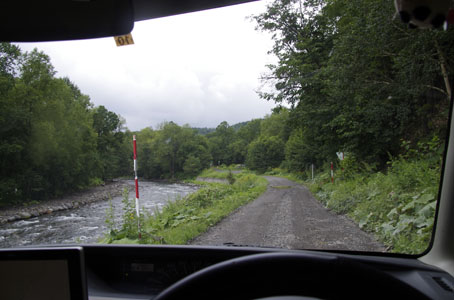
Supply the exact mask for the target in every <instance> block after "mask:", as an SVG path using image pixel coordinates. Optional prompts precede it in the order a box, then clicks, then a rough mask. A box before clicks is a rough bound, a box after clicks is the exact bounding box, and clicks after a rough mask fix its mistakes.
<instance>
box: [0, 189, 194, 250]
mask: <svg viewBox="0 0 454 300" xmlns="http://www.w3.org/2000/svg"><path fill="white" fill-rule="evenodd" d="M196 190H197V187H196V186H192V185H187V184H180V183H172V184H169V183H157V182H146V181H143V182H141V183H140V190H139V191H140V207H143V209H144V210H145V211H148V212H150V213H153V212H154V211H156V209H158V210H160V209H161V208H162V207H163V206H164V205H165V204H166V203H167V202H168V201H173V200H175V199H176V198H178V197H183V196H185V195H187V194H190V193H193V192H195V191H196ZM129 197H130V198H135V193H134V192H131V193H130V195H129ZM122 199H123V197H122V196H117V197H114V198H112V205H113V207H114V212H115V219H116V221H117V222H118V221H119V220H120V219H121V214H122V207H123V205H122V202H121V201H122ZM108 208H109V201H99V202H95V203H91V204H89V205H85V206H82V207H80V208H76V209H70V210H65V211H59V212H55V213H52V214H48V215H42V216H39V217H36V218H30V219H28V220H21V221H16V222H12V223H8V224H5V225H1V226H0V248H5V247H16V246H27V245H49V244H74V243H84V244H85V243H96V242H97V241H98V240H99V239H100V238H102V237H103V236H104V233H105V232H106V230H107V227H106V224H105V219H106V211H107V209H108Z"/></svg>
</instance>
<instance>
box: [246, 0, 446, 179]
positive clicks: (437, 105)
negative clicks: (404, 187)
mask: <svg viewBox="0 0 454 300" xmlns="http://www.w3.org/2000/svg"><path fill="white" fill-rule="evenodd" d="M394 11H395V8H394V7H393V3H392V1H375V0H354V1H350V0H329V1H322V0H311V1H304V2H301V1H296V0H289V1H279V0H276V1H272V2H270V3H269V5H268V7H267V10H266V12H264V13H262V14H260V15H257V16H255V17H254V19H255V21H256V23H257V28H258V30H262V31H266V32H269V33H271V34H272V37H273V40H274V45H273V47H272V49H271V50H270V52H271V53H272V54H273V55H274V56H275V57H276V58H277V62H276V63H275V64H272V65H269V66H268V68H269V73H268V74H267V75H266V76H264V77H263V78H265V81H266V82H268V83H270V84H271V85H272V88H271V89H270V90H271V92H263V91H262V92H261V94H260V95H261V97H262V98H263V99H265V100H267V101H269V100H272V101H274V102H276V103H277V104H278V105H281V103H285V102H287V103H288V104H289V105H290V110H289V116H288V120H287V126H290V128H291V129H292V135H291V136H290V139H289V141H288V142H287V145H286V161H285V166H286V167H287V168H288V169H290V170H292V171H302V170H303V169H304V168H305V167H306V165H307V164H310V163H315V164H316V165H322V164H323V163H324V162H327V161H333V160H335V158H336V157H335V152H337V151H344V152H348V153H350V154H351V155H353V157H355V159H357V160H358V161H361V162H365V163H367V164H369V165H371V164H374V166H373V167H378V168H384V167H385V163H386V161H387V160H388V157H389V154H391V155H392V156H397V155H398V154H400V153H401V148H400V141H401V139H405V140H412V141H414V142H413V143H412V145H415V144H416V143H417V141H420V140H426V139H427V138H428V137H431V136H432V135H433V134H437V135H439V136H444V135H445V132H446V130H447V123H446V120H447V115H448V111H449V95H450V93H451V91H450V88H449V86H448V85H446V84H445V83H446V82H449V81H452V78H451V74H452V65H453V64H452V61H453V59H454V47H453V43H454V38H453V34H454V29H453V28H450V29H448V30H447V31H434V30H416V31H411V30H408V29H406V28H404V27H403V26H402V24H401V22H400V21H398V20H397V21H393V20H392V15H393V14H394ZM443 68H445V69H449V70H450V71H449V75H446V74H444V73H443V72H442V69H443ZM262 127H263V126H262ZM276 128H277V127H276V126H273V129H276ZM280 136H283V137H284V141H285V140H286V139H285V134H280Z"/></svg>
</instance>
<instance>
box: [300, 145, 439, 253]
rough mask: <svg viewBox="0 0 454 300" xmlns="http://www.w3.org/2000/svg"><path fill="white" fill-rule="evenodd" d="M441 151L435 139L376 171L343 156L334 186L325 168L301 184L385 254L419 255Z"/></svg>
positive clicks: (429, 223) (429, 225) (428, 228)
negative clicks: (378, 244) (379, 243)
mask: <svg viewBox="0 0 454 300" xmlns="http://www.w3.org/2000/svg"><path fill="white" fill-rule="evenodd" d="M405 145H407V143H404V146H405ZM442 150H443V147H442V145H440V143H439V141H438V139H436V138H435V139H433V140H432V141H430V142H429V143H419V144H418V148H417V149H408V151H407V152H405V153H404V154H401V155H399V156H398V157H396V158H393V159H391V160H390V161H389V162H388V168H386V169H385V170H381V171H374V170H372V169H371V168H370V166H368V165H365V164H361V163H358V162H357V161H355V159H354V158H352V157H350V158H349V157H348V156H347V157H346V159H345V160H344V161H343V162H342V163H341V164H340V167H344V170H343V171H342V169H340V170H339V169H338V170H337V171H336V172H335V178H336V179H335V181H334V184H333V183H331V179H330V177H331V176H330V174H329V171H328V170H327V171H326V172H324V173H321V174H320V175H318V176H316V178H315V180H314V181H306V184H307V186H308V187H309V188H310V190H311V192H312V193H313V194H314V196H315V197H316V198H317V199H319V200H320V201H321V202H322V203H323V204H324V205H325V206H326V207H327V208H329V209H331V210H333V211H335V212H337V213H340V214H346V215H348V216H349V217H350V218H351V219H353V220H354V221H356V222H357V224H358V225H359V227H360V228H362V229H363V230H365V231H368V232H371V233H373V234H375V235H376V236H377V237H378V238H379V239H380V240H381V241H382V242H383V243H384V244H385V245H387V246H388V249H389V250H390V251H392V252H398V253H409V254H419V253H422V252H423V251H424V250H425V249H426V248H427V247H428V245H429V242H430V239H431V235H432V229H433V223H434V215H435V209H436V203H437V199H438V188H439V182H440V176H441V175H440V165H441V155H440V152H441V151H442Z"/></svg>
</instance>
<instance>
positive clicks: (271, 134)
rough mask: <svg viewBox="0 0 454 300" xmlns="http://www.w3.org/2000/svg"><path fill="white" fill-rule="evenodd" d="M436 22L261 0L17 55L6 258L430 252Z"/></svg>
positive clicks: (3, 147) (1, 231)
mask: <svg viewBox="0 0 454 300" xmlns="http://www.w3.org/2000/svg"><path fill="white" fill-rule="evenodd" d="M404 9H405V8H402V7H398V10H400V11H403V10H404ZM434 14H435V12H433V13H432V14H430V15H429V16H428V17H427V19H425V20H424V21H415V20H416V19H412V18H413V17H412V16H410V17H408V16H406V15H405V14H404V13H401V15H403V17H402V20H401V18H399V17H398V14H396V7H395V6H394V4H393V3H392V2H391V1H359V0H358V1H347V0H332V1H321V0H314V1H296V0H290V1H277V0H276V1H259V2H254V3H248V4H242V5H236V6H231V7H225V8H219V9H213V10H207V11H201V12H195V13H190V14H183V15H178V16H172V17H166V18H160V19H153V20H148V21H141V22H137V23H136V24H135V27H134V30H133V31H132V33H131V35H126V36H121V37H116V38H113V37H109V38H101V39H94V40H78V41H65V42H44V43H1V44H0V107H1V108H0V134H1V144H0V157H1V168H0V172H1V177H0V247H3V248H4V247H17V246H29V245H49V244H84V243H119V244H184V245H223V246H225V245H232V246H261V247H279V248H290V249H323V250H349V251H372V252H397V253H406V254H418V253H422V252H423V251H424V250H425V249H426V248H427V247H429V245H430V240H431V237H432V231H433V223H434V216H435V211H436V203H437V199H438V190H439V185H440V173H441V167H442V163H443V157H444V149H445V139H446V134H447V124H448V123H447V121H448V115H449V113H448V111H449V107H450V102H451V94H452V90H451V88H452V87H451V85H450V82H451V79H452V77H451V76H452V75H451V74H452V65H453V59H454V45H453V43H454V36H453V29H452V28H451V27H450V25H448V24H444V23H443V22H442V21H443V20H442V21H441V22H435V21H436V20H437V19H436V18H435V15H434ZM443 14H447V10H442V15H443ZM405 17H408V18H405ZM443 18H444V17H443ZM409 20H410V23H408V22H409ZM403 21H404V22H403ZM406 23H408V24H406ZM412 27H430V28H418V29H411V28H412ZM432 27H437V28H436V29H433V28H432Z"/></svg>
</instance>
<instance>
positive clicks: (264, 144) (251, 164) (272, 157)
mask: <svg viewBox="0 0 454 300" xmlns="http://www.w3.org/2000/svg"><path fill="white" fill-rule="evenodd" d="M283 159H284V142H283V141H282V139H280V138H279V137H277V136H272V137H267V136H261V137H259V138H258V139H256V140H255V141H253V142H252V143H251V144H249V147H248V152H247V159H246V166H247V167H248V168H250V169H251V170H256V171H258V172H260V173H264V172H266V170H268V169H270V168H276V167H278V166H279V165H280V164H281V162H282V160H283Z"/></svg>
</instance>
